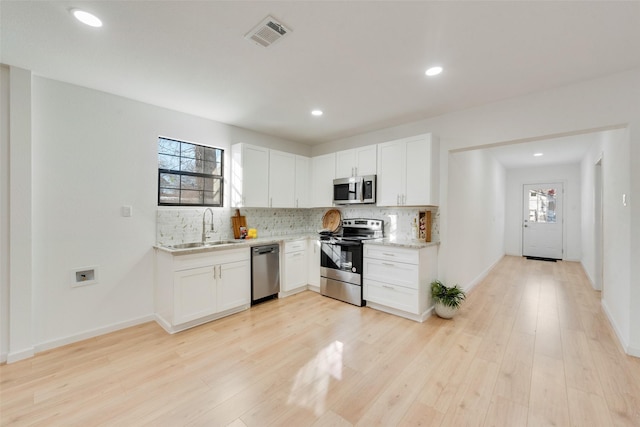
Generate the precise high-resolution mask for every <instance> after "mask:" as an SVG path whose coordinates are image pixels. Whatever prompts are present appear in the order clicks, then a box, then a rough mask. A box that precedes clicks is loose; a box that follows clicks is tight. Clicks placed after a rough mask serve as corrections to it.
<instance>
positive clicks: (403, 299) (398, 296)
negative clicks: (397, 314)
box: [364, 279, 420, 314]
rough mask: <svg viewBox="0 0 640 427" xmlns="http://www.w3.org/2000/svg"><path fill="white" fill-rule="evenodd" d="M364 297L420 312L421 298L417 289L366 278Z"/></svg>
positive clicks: (410, 311)
mask: <svg viewBox="0 0 640 427" xmlns="http://www.w3.org/2000/svg"><path fill="white" fill-rule="evenodd" d="M364 299H365V300H366V301H371V302H374V303H377V304H380V305H384V306H387V307H391V308H395V309H398V310H402V311H406V312H407V313H412V314H419V311H420V309H419V307H420V298H419V295H418V290H417V289H409V288H405V287H403V286H396V285H391V284H388V283H380V282H377V281H375V280H367V279H365V280H364Z"/></svg>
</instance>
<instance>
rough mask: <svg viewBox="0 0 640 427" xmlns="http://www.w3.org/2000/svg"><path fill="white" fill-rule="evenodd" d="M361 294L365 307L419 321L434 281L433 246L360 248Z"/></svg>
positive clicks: (426, 308)
mask: <svg viewBox="0 0 640 427" xmlns="http://www.w3.org/2000/svg"><path fill="white" fill-rule="evenodd" d="M363 255H364V256H363V286H364V289H363V293H364V299H365V300H366V301H367V306H369V307H371V308H374V309H377V310H381V311H385V312H388V313H392V314H396V315H399V316H403V317H406V318H408V319H412V320H416V321H419V322H423V321H424V320H425V319H426V318H427V317H428V315H429V313H430V310H431V307H432V303H431V297H430V284H431V282H432V281H433V280H435V279H436V278H437V265H438V263H437V262H438V260H437V246H435V245H432V246H427V247H423V248H415V249H414V248H402V247H396V246H389V245H375V244H366V243H365V245H364V251H363Z"/></svg>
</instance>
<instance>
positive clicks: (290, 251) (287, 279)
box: [280, 239, 307, 296]
mask: <svg viewBox="0 0 640 427" xmlns="http://www.w3.org/2000/svg"><path fill="white" fill-rule="evenodd" d="M283 264H284V268H283V271H284V274H283V275H282V276H281V277H282V282H281V284H280V291H281V294H282V295H283V296H287V295H291V294H293V293H296V292H301V291H303V290H305V289H306V288H307V241H306V239H300V240H295V241H291V242H285V243H284V255H283Z"/></svg>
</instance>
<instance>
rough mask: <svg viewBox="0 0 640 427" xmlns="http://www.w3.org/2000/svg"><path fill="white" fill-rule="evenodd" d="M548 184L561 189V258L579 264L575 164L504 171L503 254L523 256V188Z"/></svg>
mask: <svg viewBox="0 0 640 427" xmlns="http://www.w3.org/2000/svg"><path fill="white" fill-rule="evenodd" d="M551 182H561V183H563V186H564V195H563V199H562V203H563V204H562V206H563V215H564V227H563V239H562V240H563V249H564V255H563V259H565V260H569V261H580V259H581V255H582V243H581V215H580V210H581V204H580V200H581V187H582V186H581V178H580V164H578V163H576V164H570V165H553V166H545V167H536V168H521V169H508V170H507V190H506V191H507V194H506V199H507V204H506V221H505V251H506V253H507V254H508V255H516V256H521V255H522V190H523V187H522V186H523V185H524V184H542V183H551Z"/></svg>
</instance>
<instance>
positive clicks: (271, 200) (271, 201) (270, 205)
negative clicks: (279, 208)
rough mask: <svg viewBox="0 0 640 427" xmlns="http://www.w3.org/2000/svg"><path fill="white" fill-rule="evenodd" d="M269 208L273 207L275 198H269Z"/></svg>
mask: <svg viewBox="0 0 640 427" xmlns="http://www.w3.org/2000/svg"><path fill="white" fill-rule="evenodd" d="M269 207H270V208H272V207H273V197H269Z"/></svg>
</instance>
